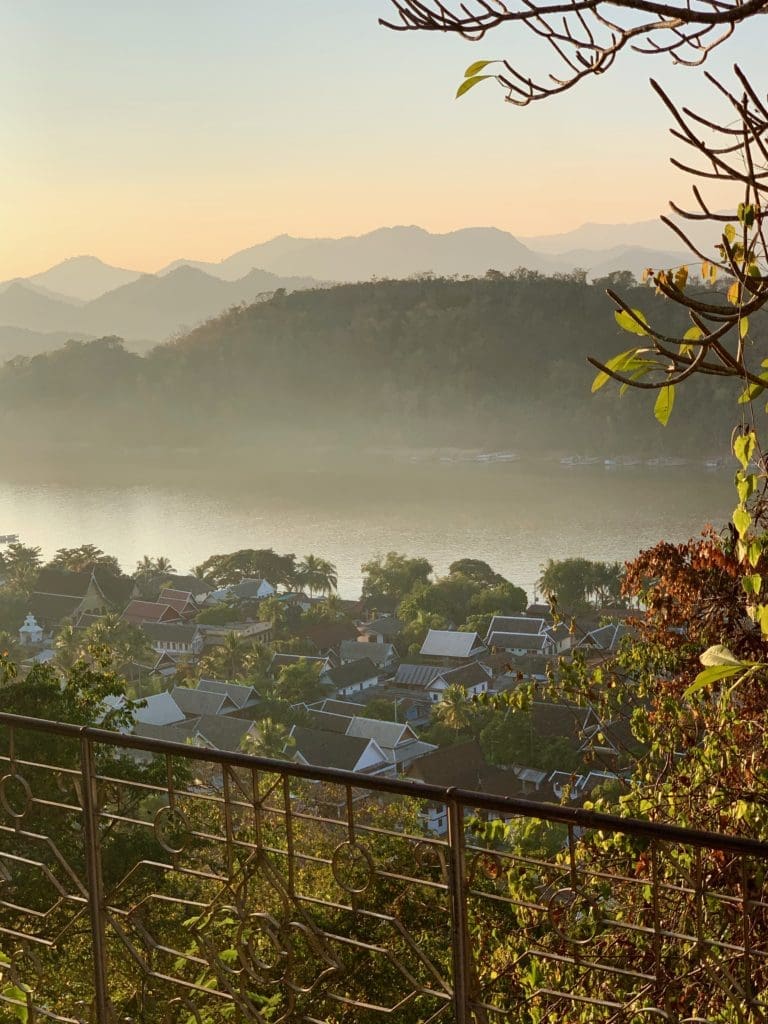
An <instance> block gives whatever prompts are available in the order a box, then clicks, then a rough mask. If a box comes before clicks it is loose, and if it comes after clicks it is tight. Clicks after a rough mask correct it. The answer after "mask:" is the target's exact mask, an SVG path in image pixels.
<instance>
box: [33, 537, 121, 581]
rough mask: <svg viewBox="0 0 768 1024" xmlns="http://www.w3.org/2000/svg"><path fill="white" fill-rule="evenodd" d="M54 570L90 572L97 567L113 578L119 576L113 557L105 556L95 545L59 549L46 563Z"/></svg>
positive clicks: (119, 571)
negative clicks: (110, 574)
mask: <svg viewBox="0 0 768 1024" xmlns="http://www.w3.org/2000/svg"><path fill="white" fill-rule="evenodd" d="M48 564H49V566H51V568H54V569H66V570H68V571H69V572H91V570H92V569H94V568H95V567H96V566H97V565H98V566H101V568H103V569H107V570H108V571H109V572H111V573H113V574H114V575H115V576H119V575H120V574H121V570H120V564H119V563H118V561H117V559H116V558H115V557H114V555H105V554H104V552H103V551H102V550H101V548H97V547H96V545H95V544H81V545H80V547H77V548H59V549H58V551H57V552H56V554H55V555H54V556H53V558H52V559H51V561H50V562H49V563H48Z"/></svg>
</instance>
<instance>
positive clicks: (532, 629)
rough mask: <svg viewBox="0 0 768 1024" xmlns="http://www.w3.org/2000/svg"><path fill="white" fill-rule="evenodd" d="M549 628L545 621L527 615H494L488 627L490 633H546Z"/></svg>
mask: <svg viewBox="0 0 768 1024" xmlns="http://www.w3.org/2000/svg"><path fill="white" fill-rule="evenodd" d="M548 626H549V623H548V622H547V621H546V620H545V619H534V618H530V617H529V616H527V615H494V616H493V618H492V619H491V624H490V626H489V627H488V632H489V633H544V632H545V631H546V629H547V627H548Z"/></svg>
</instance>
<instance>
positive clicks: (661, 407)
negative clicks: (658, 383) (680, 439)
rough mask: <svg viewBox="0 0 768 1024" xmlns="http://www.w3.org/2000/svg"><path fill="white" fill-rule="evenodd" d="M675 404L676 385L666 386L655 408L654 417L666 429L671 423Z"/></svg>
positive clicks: (660, 393)
mask: <svg viewBox="0 0 768 1024" xmlns="http://www.w3.org/2000/svg"><path fill="white" fill-rule="evenodd" d="M674 404H675V385H674V384H665V385H664V387H663V388H662V389H661V391H659V395H658V398H657V399H656V404H655V405H654V407H653V415H654V416H655V417H656V419H657V420H658V421H659V423H660V424H661V425H662V427H666V425H667V423H669V417H670V416H671V415H672V408H673V406H674Z"/></svg>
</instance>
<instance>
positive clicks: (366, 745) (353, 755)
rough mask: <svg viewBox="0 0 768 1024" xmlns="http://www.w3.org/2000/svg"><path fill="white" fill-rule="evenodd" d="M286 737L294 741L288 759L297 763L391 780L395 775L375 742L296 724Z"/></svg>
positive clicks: (392, 767)
mask: <svg viewBox="0 0 768 1024" xmlns="http://www.w3.org/2000/svg"><path fill="white" fill-rule="evenodd" d="M290 735H291V737H292V739H293V741H294V746H293V747H292V748H291V749H292V757H291V760H293V761H295V762H296V763H297V764H303V765H313V766H314V767H317V768H338V769H342V770H344V771H348V772H360V773H362V774H364V775H388V776H390V777H394V776H395V774H396V772H395V768H394V766H393V765H392V764H391V763H390V762H389V761H388V760H387V758H386V757H385V756H384V752H383V751H382V749H381V747H380V746H379V745H378V744H377V743H376V741H375V740H372V739H366V738H365V737H358V736H345V735H343V734H340V733H336V732H329V731H327V730H324V729H308V728H306V727H305V726H299V725H294V726H293V727H292V729H291V732H290Z"/></svg>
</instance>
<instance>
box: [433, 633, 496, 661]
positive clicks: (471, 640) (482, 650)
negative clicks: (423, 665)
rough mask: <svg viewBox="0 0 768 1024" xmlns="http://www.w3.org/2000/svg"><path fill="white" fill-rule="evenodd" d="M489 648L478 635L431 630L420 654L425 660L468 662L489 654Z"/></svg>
mask: <svg viewBox="0 0 768 1024" xmlns="http://www.w3.org/2000/svg"><path fill="white" fill-rule="evenodd" d="M487 653H488V652H487V648H486V647H485V645H484V644H483V642H482V641H481V640H480V637H479V636H478V635H477V633H462V632H460V631H459V630H454V629H430V631H429V632H428V633H427V637H426V639H425V641H424V643H423V644H422V645H421V650H420V651H419V654H421V655H422V657H425V658H441V659H444V660H448V661H451V660H458V659H462V660H465V661H466V660H467V659H468V658H477V657H480V655H481V654H487Z"/></svg>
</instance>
